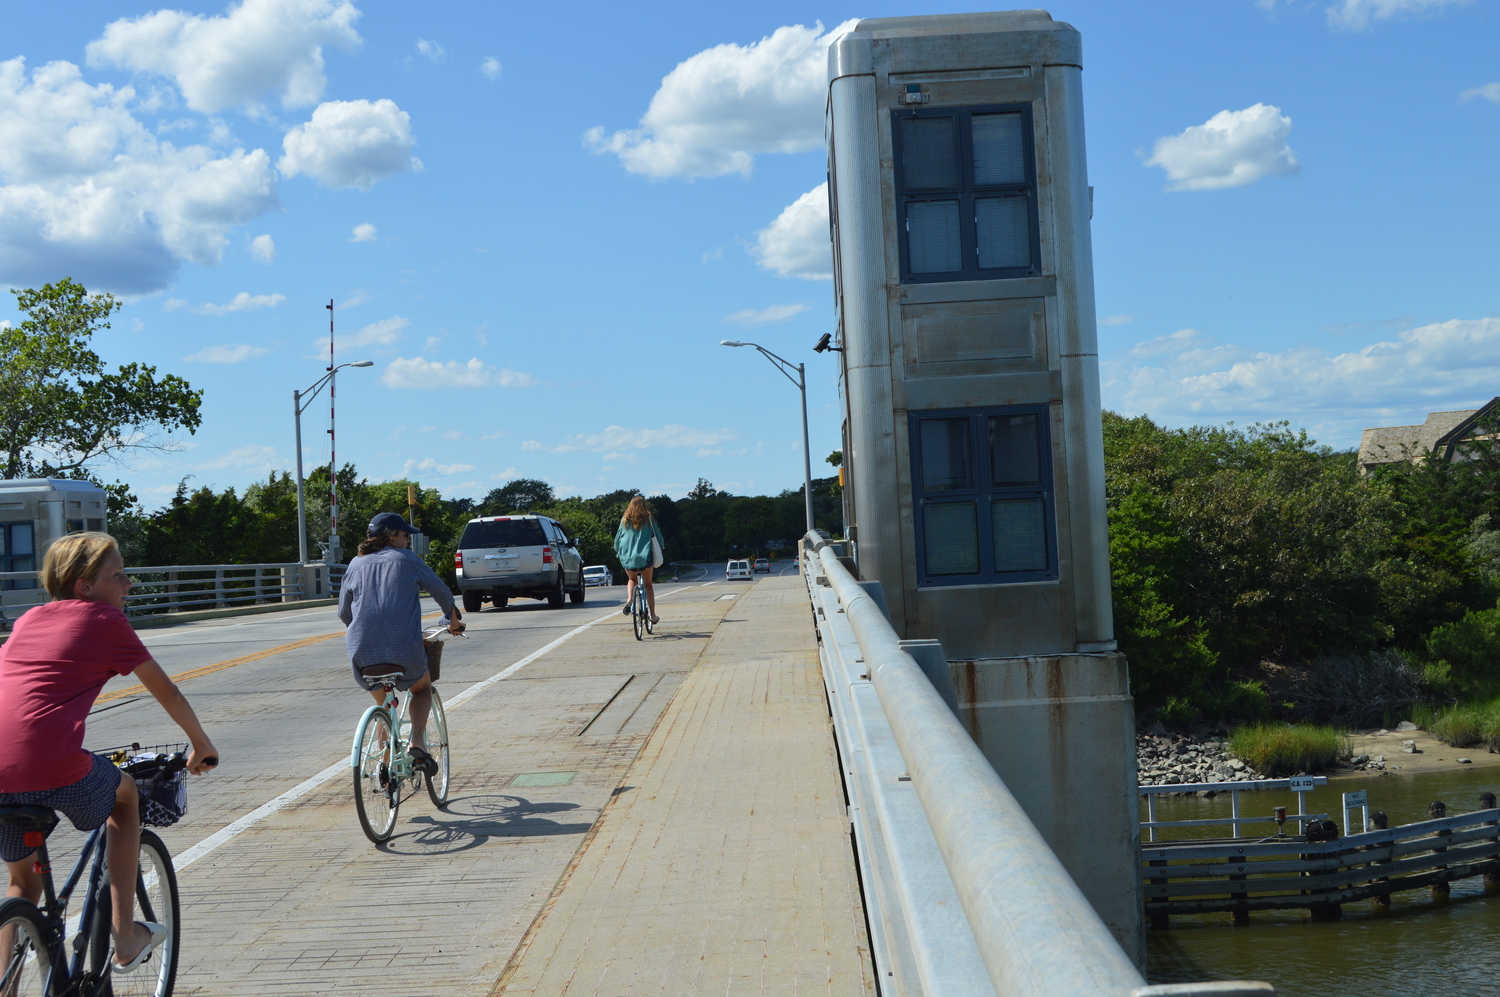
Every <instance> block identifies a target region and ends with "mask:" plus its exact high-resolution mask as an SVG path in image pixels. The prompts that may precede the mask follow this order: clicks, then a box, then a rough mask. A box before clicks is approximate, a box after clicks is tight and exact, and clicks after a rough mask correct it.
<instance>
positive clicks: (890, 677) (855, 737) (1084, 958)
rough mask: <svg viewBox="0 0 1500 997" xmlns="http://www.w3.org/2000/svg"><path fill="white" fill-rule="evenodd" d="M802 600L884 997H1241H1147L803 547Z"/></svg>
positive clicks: (825, 568)
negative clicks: (812, 629) (814, 638)
mask: <svg viewBox="0 0 1500 997" xmlns="http://www.w3.org/2000/svg"><path fill="white" fill-rule="evenodd" d="M804 544H805V547H804V550H805V551H806V552H807V554H806V561H805V562H804V563H805V564H806V565H807V569H808V570H807V572H806V574H805V576H804V577H805V578H806V580H807V582H808V590H809V597H810V598H811V600H812V604H813V609H814V618H815V622H816V626H817V628H818V634H819V637H820V638H821V640H820V647H819V655H820V658H821V659H822V663H823V667H824V681H825V683H826V684H827V686H828V692H829V700H830V705H831V707H832V709H833V713H834V722H835V728H836V733H837V737H838V742H839V751H840V756H841V761H842V765H843V768H844V775H845V784H846V788H847V790H848V794H849V801H850V820H851V824H852V826H853V831H854V835H855V840H856V845H857V848H856V851H857V853H858V856H859V864H860V872H861V878H862V881H863V889H864V896H865V904H866V913H867V915H868V919H869V925H870V933H871V948H872V950H873V952H874V957H875V962H876V968H877V972H878V973H879V978H880V981H881V984H882V989H883V990H884V991H885V992H888V993H889V992H894V993H896V994H902V995H905V994H913V995H914V994H921V995H923V997H937V995H946V994H972V995H981V994H999V995H1004V997H1029V995H1036V997H1041V995H1044V994H1045V995H1048V997H1051V995H1055V994H1068V995H1070V997H1095V995H1097V997H1105V995H1109V997H1126V995H1130V997H1166V995H1169V994H1170V995H1180V997H1203V995H1210V994H1212V995H1216V997H1250V995H1259V997H1265V995H1269V994H1274V993H1275V990H1274V989H1273V988H1271V987H1270V986H1269V985H1268V984H1265V983H1192V984H1168V985H1161V986H1148V985H1146V982H1145V980H1144V979H1143V978H1142V976H1141V974H1140V972H1139V971H1138V970H1137V969H1136V967H1135V965H1134V964H1133V963H1132V962H1131V960H1130V958H1129V957H1128V956H1127V955H1126V954H1125V952H1124V950H1123V949H1121V948H1120V946H1119V944H1118V943H1117V942H1116V941H1115V939H1114V936H1113V935H1111V934H1110V932H1109V929H1108V928H1106V927H1105V925H1104V922H1103V921H1102V920H1101V919H1100V918H1099V916H1098V914H1096V913H1095V912H1094V909H1093V908H1092V907H1091V906H1090V905H1089V902H1088V900H1087V899H1085V898H1084V896H1083V893H1082V892H1081V891H1080V890H1079V889H1078V887H1077V885H1076V884H1075V883H1074V882H1073V880H1072V878H1071V877H1070V876H1069V875H1068V873H1067V871H1066V870H1065V869H1064V868H1063V866H1062V863H1061V862H1059V861H1058V859H1057V856H1056V855H1054V854H1053V852H1052V850H1051V849H1050V848H1049V847H1048V846H1047V843H1046V841H1045V840H1043V838H1042V836H1041V835H1040V833H1038V832H1037V830H1036V828H1035V826H1034V825H1033V824H1032V823H1031V820H1030V818H1028V817H1027V816H1026V813H1025V811H1024V810H1023V809H1022V808H1021V806H1020V804H1019V803H1018V802H1017V801H1016V799H1015V797H1014V796H1012V795H1011V793H1010V791H1009V790H1008V789H1007V788H1006V787H1005V784H1004V783H1003V782H1002V781H1001V780H1000V777H999V776H998V775H996V774H995V770H994V768H993V767H992V766H991V765H990V764H989V762H988V761H987V760H986V759H985V757H984V755H983V753H981V752H980V750H979V748H978V747H977V746H976V745H975V744H974V741H973V740H972V739H971V738H970V737H969V735H968V733H967V732H966V731H965V730H964V729H963V726H962V725H961V724H960V723H959V722H958V719H957V718H956V717H955V716H954V714H953V711H952V710H951V709H950V708H949V706H948V705H947V703H946V702H944V700H943V698H942V696H941V695H940V694H939V693H938V692H937V690H936V689H935V688H934V687H933V685H932V683H931V682H930V681H929V680H928V679H927V677H926V675H925V674H924V673H923V671H922V669H921V667H920V666H919V665H918V664H917V662H916V660H915V659H914V658H913V657H912V656H911V655H910V654H908V653H907V652H906V651H905V650H903V648H902V646H901V641H900V639H899V637H898V636H897V634H896V632H895V630H893V629H892V628H891V625H890V622H889V620H887V619H886V616H885V614H884V612H883V611H882V610H881V608H880V607H879V605H878V604H877V602H876V600H875V598H874V597H873V596H872V595H871V594H870V593H869V592H868V591H866V589H865V588H864V587H863V586H861V584H860V582H859V581H858V580H856V579H855V578H854V576H853V575H852V574H850V572H849V571H848V569H847V568H845V566H844V565H843V564H841V563H840V561H839V558H838V556H837V554H836V552H835V551H834V550H832V549H830V546H831V544H830V542H829V541H827V540H825V539H824V538H822V537H820V536H818V535H817V534H813V533H810V534H808V536H807V537H806V538H805V540H804Z"/></svg>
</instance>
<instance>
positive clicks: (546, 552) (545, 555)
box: [542, 547, 552, 564]
mask: <svg viewBox="0 0 1500 997" xmlns="http://www.w3.org/2000/svg"><path fill="white" fill-rule="evenodd" d="M542 563H543V564H551V563H552V548H551V547H543V548H542Z"/></svg>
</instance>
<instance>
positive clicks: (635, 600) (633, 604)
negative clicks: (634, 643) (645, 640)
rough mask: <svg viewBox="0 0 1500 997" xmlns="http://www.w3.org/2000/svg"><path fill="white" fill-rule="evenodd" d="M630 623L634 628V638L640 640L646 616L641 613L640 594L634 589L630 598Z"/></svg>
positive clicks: (638, 590)
mask: <svg viewBox="0 0 1500 997" xmlns="http://www.w3.org/2000/svg"><path fill="white" fill-rule="evenodd" d="M630 625H631V626H632V627H634V628H635V639H636V640H640V639H641V634H642V632H643V631H644V628H645V625H646V618H645V617H644V616H642V615H641V594H640V589H639V588H637V589H636V594H635V595H634V596H632V597H631V599H630Z"/></svg>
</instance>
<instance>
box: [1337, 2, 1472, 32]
mask: <svg viewBox="0 0 1500 997" xmlns="http://www.w3.org/2000/svg"><path fill="white" fill-rule="evenodd" d="M1468 2H1469V0H1339V3H1337V4H1336V5H1334V6H1332V7H1329V8H1328V23H1329V24H1330V25H1332V26H1333V27H1335V28H1343V29H1345V30H1348V31H1369V30H1370V29H1371V28H1372V27H1374V22H1376V21H1388V20H1390V19H1391V18H1395V17H1403V16H1409V15H1413V14H1416V15H1420V14H1431V13H1436V12H1437V11H1439V10H1441V9H1442V8H1444V7H1452V6H1455V5H1457V4H1464V3H1468Z"/></svg>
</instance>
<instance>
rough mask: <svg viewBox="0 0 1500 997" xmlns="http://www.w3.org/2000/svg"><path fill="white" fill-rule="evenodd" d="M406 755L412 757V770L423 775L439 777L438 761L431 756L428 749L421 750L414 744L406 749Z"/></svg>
mask: <svg viewBox="0 0 1500 997" xmlns="http://www.w3.org/2000/svg"><path fill="white" fill-rule="evenodd" d="M406 753H407V754H409V755H411V767H412V768H414V769H416V770H417V771H418V772H421V773H422V774H423V775H437V771H438V763H437V759H436V758H433V757H432V756H431V755H429V754H428V753H427V749H426V748H419V747H417V746H416V745H415V744H414V745H412V746H411V747H409V748H407V749H406Z"/></svg>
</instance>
